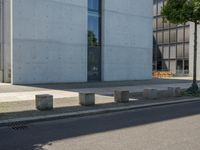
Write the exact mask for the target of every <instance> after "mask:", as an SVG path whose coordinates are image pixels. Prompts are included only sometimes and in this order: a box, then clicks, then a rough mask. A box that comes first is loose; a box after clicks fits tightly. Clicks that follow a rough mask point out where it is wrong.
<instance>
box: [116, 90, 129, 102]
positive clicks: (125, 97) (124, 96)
mask: <svg viewBox="0 0 200 150" xmlns="http://www.w3.org/2000/svg"><path fill="white" fill-rule="evenodd" d="M114 97H115V102H117V103H128V102H129V91H115V92H114Z"/></svg>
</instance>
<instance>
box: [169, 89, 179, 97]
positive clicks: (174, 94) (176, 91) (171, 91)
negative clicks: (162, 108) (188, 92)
mask: <svg viewBox="0 0 200 150" xmlns="http://www.w3.org/2000/svg"><path fill="white" fill-rule="evenodd" d="M168 92H169V95H170V96H172V97H179V96H181V88H180V87H168Z"/></svg>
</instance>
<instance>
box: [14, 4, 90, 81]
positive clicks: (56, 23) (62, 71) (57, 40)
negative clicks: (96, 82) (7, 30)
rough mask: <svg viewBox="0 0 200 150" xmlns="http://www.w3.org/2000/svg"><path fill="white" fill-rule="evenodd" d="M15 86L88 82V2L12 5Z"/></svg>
mask: <svg viewBox="0 0 200 150" xmlns="http://www.w3.org/2000/svg"><path fill="white" fill-rule="evenodd" d="M13 14H14V16H13V28H14V29H13V33H14V38H13V47H14V49H13V56H14V57H13V83H14V84H32V83H33V84H34V83H57V82H85V81H87V38H86V37H87V0H79V1H76V0H14V1H13Z"/></svg>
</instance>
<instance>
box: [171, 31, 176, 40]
mask: <svg viewBox="0 0 200 150" xmlns="http://www.w3.org/2000/svg"><path fill="white" fill-rule="evenodd" d="M170 42H172V43H175V42H176V29H173V30H171V31H170Z"/></svg>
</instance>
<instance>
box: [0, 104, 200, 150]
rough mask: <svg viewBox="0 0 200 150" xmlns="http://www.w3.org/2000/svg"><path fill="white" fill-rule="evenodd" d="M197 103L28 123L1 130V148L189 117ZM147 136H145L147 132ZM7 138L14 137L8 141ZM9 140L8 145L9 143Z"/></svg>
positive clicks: (35, 145) (29, 146)
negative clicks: (18, 127) (19, 126)
mask: <svg viewBox="0 0 200 150" xmlns="http://www.w3.org/2000/svg"><path fill="white" fill-rule="evenodd" d="M199 108H200V102H191V103H184V104H177V105H170V106H162V107H155V108H147V109H143V110H140V109H139V110H134V111H126V112H118V113H112V114H106V115H98V116H91V117H83V118H77V119H68V120H60V121H52V122H46V123H39V124H30V125H29V128H27V129H26V130H25V131H12V132H11V131H10V130H12V129H7V130H6V131H3V130H0V135H1V137H4V138H2V139H1V141H0V147H3V148H4V147H5V150H7V149H15V148H19V147H21V148H20V149H26V150H27V149H30V150H35V149H37V150H44V148H43V146H45V145H49V146H51V144H52V142H53V141H60V140H66V139H70V138H75V137H80V136H86V135H92V134H97V133H106V132H108V131H114V130H119V129H125V128H130V127H137V126H141V125H147V124H151V123H157V122H162V121H167V120H171V119H178V118H182V117H189V116H193V115H199V114H200V109H199ZM146 136H148V135H146ZM10 137H12V139H16V141H15V142H14V143H13V142H12V143H11V141H9V139H10ZM9 143H10V144H9Z"/></svg>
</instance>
